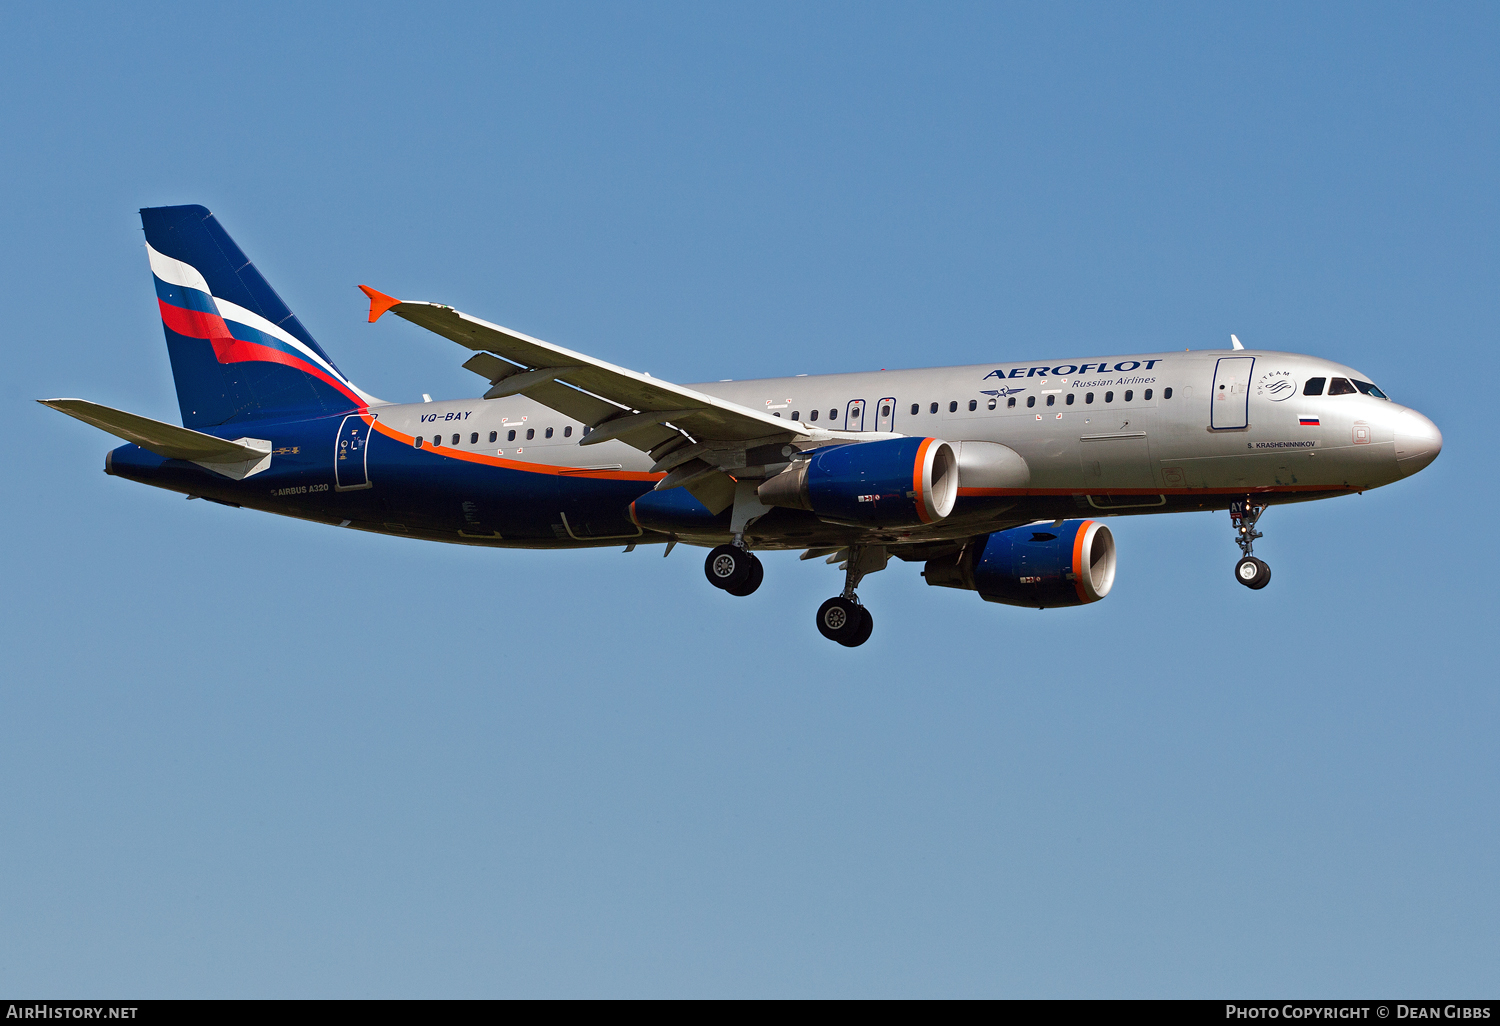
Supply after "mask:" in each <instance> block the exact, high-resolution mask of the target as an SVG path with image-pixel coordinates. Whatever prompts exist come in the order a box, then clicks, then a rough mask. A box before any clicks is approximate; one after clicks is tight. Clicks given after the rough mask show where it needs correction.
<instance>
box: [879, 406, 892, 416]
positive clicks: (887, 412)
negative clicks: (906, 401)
mask: <svg viewBox="0 0 1500 1026" xmlns="http://www.w3.org/2000/svg"><path fill="white" fill-rule="evenodd" d="M880 415H881V416H882V417H889V416H890V415H891V408H890V407H889V406H882V407H881V408H880Z"/></svg>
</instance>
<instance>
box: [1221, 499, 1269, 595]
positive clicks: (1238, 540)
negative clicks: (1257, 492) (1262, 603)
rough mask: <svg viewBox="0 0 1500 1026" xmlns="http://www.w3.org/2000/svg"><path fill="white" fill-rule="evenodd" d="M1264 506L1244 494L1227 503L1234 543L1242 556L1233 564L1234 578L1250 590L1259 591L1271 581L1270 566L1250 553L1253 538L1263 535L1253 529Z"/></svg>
mask: <svg viewBox="0 0 1500 1026" xmlns="http://www.w3.org/2000/svg"><path fill="white" fill-rule="evenodd" d="M1265 511H1266V507H1265V506H1264V505H1262V504H1261V503H1258V502H1256V501H1255V500H1254V499H1252V498H1250V497H1249V496H1246V497H1245V498H1244V499H1243V500H1241V501H1238V502H1231V503H1230V504H1229V522H1230V523H1231V524H1233V525H1234V543H1235V544H1236V545H1238V546H1239V547H1240V552H1241V553H1242V555H1243V558H1241V559H1240V561H1239V562H1238V563H1236V564H1235V565H1234V579H1235V580H1236V581H1239V582H1240V583H1241V584H1243V585H1244V586H1245V587H1247V588H1249V589H1250V590H1252V591H1259V590H1260V589H1262V588H1264V587H1265V586H1266V585H1268V584H1270V583H1271V568H1270V567H1269V566H1267V565H1266V563H1265V561H1264V560H1260V559H1256V558H1255V556H1253V555H1251V551H1252V550H1253V549H1254V547H1255V539H1257V538H1262V537H1264V535H1263V534H1261V532H1259V531H1257V530H1256V529H1255V524H1256V522H1257V521H1259V520H1260V515H1261V514H1262V513H1264V512H1265Z"/></svg>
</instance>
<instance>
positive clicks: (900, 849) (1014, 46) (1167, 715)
mask: <svg viewBox="0 0 1500 1026" xmlns="http://www.w3.org/2000/svg"><path fill="white" fill-rule="evenodd" d="M0 25H3V28H4V31H3V32H0V89H3V96H4V100H3V101H0V132H3V138H4V140H5V145H4V151H3V152H4V159H3V161H0V183H3V186H4V189H5V195H6V196H7V197H8V198H9V202H8V203H7V204H6V213H5V219H4V224H5V233H6V243H7V244H6V245H5V246H4V247H0V272H3V273H0V281H3V282H5V283H7V291H8V292H9V299H10V302H9V303H8V313H9V319H8V327H7V329H6V336H7V338H8V339H9V343H8V345H7V346H6V352H7V354H8V356H9V361H10V364H9V365H10V367H11V370H10V371H9V372H8V373H7V374H6V375H4V376H3V378H0V402H3V406H4V409H5V410H6V413H7V419H8V423H9V425H10V429H9V430H10V432H11V441H12V444H10V445H8V446H5V447H3V449H0V473H3V475H4V480H5V481H6V482H7V483H8V484H7V489H6V495H7V496H8V498H9V501H8V502H6V503H4V504H3V505H0V524H3V529H4V538H5V542H4V544H3V545H0V581H3V582H4V586H3V588H0V646H3V651H4V653H5V660H4V664H5V670H4V673H3V685H0V722H3V734H4V737H5V744H4V745H3V747H0V781H3V787H0V836H3V842H0V923H3V924H4V928H3V929H0V990H3V991H6V992H9V993H12V994H18V993H32V994H37V993H47V994H65V995H79V996H88V995H95V996H99V995H111V996H114V995H139V996H144V997H149V996H199V995H222V996H240V995H243V996H358V997H365V996H418V997H420V996H443V995H452V996H556V995H589V996H609V995H623V996H729V995H736V996H781V995H785V996H840V995H877V996H935V995H954V996H1204V997H1212V996H1224V995H1235V996H1258V995H1267V996H1281V995H1285V996H1304V995H1318V996H1330V995H1333V996H1343V995H1348V996H1372V995H1385V996H1393V997H1394V996H1408V995H1410V996H1420V995H1439V994H1440V995H1452V996H1493V994H1494V992H1495V990H1496V987H1497V984H1500V968H1497V966H1500V962H1497V960H1496V959H1495V957H1494V953H1495V951H1496V948H1497V944H1500V927H1497V925H1496V924H1497V923H1500V883H1497V881H1500V824H1497V820H1496V816H1495V809H1496V807H1497V798H1500V795H1497V782H1500V781H1497V777H1500V765H1497V762H1500V758H1497V756H1500V752H1497V741H1496V738H1497V732H1496V726H1497V717H1500V699H1497V695H1496V680H1497V674H1496V671H1495V655H1494V653H1495V630H1496V614H1497V600H1496V597H1495V581H1496V579H1497V571H1500V566H1497V558H1496V547H1495V544H1494V541H1493V534H1494V529H1493V524H1492V514H1493V512H1494V510H1495V508H1496V505H1497V499H1500V496H1497V489H1496V486H1495V476H1494V466H1495V460H1494V455H1493V451H1492V449H1491V446H1492V444H1493V432H1492V431H1491V430H1490V428H1489V427H1488V426H1487V425H1488V423H1489V421H1488V415H1487V414H1485V413H1484V410H1485V409H1487V408H1488V406H1489V405H1490V399H1489V393H1490V392H1491V391H1492V390H1493V382H1494V381H1495V378H1496V370H1497V367H1496V363H1497V360H1496V356H1495V341H1496V340H1495V326H1496V324H1497V323H1500V309H1497V291H1496V282H1497V277H1496V271H1497V253H1496V247H1497V241H1496V240H1497V239H1500V231H1497V229H1500V224H1497V221H1500V218H1497V192H1496V189H1495V167H1496V164H1497V156H1500V152H1497V149H1500V148H1497V114H1496V110H1497V105H1496V103H1495V97H1496V93H1497V85H1500V82H1497V77H1500V75H1497V64H1496V62H1495V60H1494V54H1495V52H1496V47H1497V45H1500V38H1497V37H1500V14H1497V11H1496V8H1495V7H1494V6H1493V5H1484V4H1444V5H1415V4H1414V5H1404V6H1397V5H1381V4H1321V5H1316V7H1315V8H1313V9H1309V7H1308V5H1301V4H1261V5H1253V6H1246V5H1238V4H1236V5H1230V4H1192V5H1188V4H1183V5H1152V4H1138V5H1106V4H1071V5H1041V4H1037V5H1020V6H1018V5H993V4H992V5H979V6H974V5H958V4H948V5H941V6H939V5H923V6H916V5H876V4H868V3H864V4H848V5H833V4H821V5H808V4H795V5H776V4H767V3H756V4H751V5H737V6H736V5H728V4H714V5H693V6H673V5H647V4H632V5H614V6H609V5H599V4H586V5H570V6H564V5H534V6H504V5H498V4H483V5H472V6H466V5H450V4H428V5H422V6H419V7H407V8H403V7H399V6H388V5H385V6H383V5H371V4H360V5H348V6H341V5H337V4H328V5H290V4H285V5H275V4H262V5H257V6H256V7H255V8H254V9H253V10H252V9H250V8H246V7H243V6H241V7H209V8H205V7H204V6H202V5H182V6H171V5H156V6H149V7H119V6H114V5H97V6H91V5H67V6H65V5H31V6H29V7H19V6H15V5H12V6H11V7H10V8H8V9H7V10H6V11H5V12H4V13H3V14H0ZM170 203H203V204H205V205H207V206H208V207H210V208H211V209H213V210H214V211H215V212H216V213H217V214H218V215H219V217H220V219H221V221H222V222H223V223H224V225H225V226H226V228H227V229H228V230H229V231H230V232H231V234H233V235H234V237H235V238H236V240H237V241H238V242H239V243H240V244H241V246H243V248H244V249H245V250H246V251H247V253H249V255H250V256H251V258H252V259H253V260H255V261H256V263H257V265H258V266H259V267H260V268H261V270H262V271H263V272H264V273H265V274H266V276H267V277H268V278H269V279H270V280H271V282H272V283H273V284H274V285H275V286H276V288H277V289H278V290H279V291H280V293H281V294H282V296H283V298H285V299H286V300H287V302H288V303H289V304H290V305H291V307H292V308H293V310H295V311H296V312H297V314H298V315H299V316H300V317H301V319H302V321H303V322H304V323H305V324H306V325H307V327H308V328H309V330H311V331H312V333H313V334H314V335H315V336H316V337H317V338H318V340H319V341H320V342H321V343H322V345H323V346H324V347H325V348H326V349H328V350H329V351H330V353H331V354H332V355H333V357H334V359H335V360H336V361H338V363H339V364H340V366H341V367H342V368H343V369H344V370H345V371H346V372H347V373H348V374H350V376H351V377H353V379H354V380H355V381H357V382H358V383H359V384H360V385H361V386H362V387H364V388H366V389H368V390H369V391H371V392H373V393H375V394H376V395H380V396H382V397H385V398H388V399H393V400H415V399H417V398H418V397H419V396H420V394H421V393H422V392H428V393H432V394H433V395H435V396H465V395H473V394H475V393H476V388H477V385H478V379H476V378H474V377H473V376H472V375H470V374H468V373H467V372H465V371H463V370H461V369H460V367H459V364H460V363H461V362H462V356H463V355H464V354H463V353H462V352H461V351H458V350H456V348H455V347H453V346H452V345H451V344H449V343H447V342H445V341H443V340H442V339H440V338H438V337H436V336H432V335H428V334H426V333H424V332H422V331H420V330H419V329H417V328H415V327H412V326H410V325H405V324H401V323H395V324H392V323H387V322H388V321H389V320H390V319H387V321H382V322H381V324H379V325H377V326H374V327H371V326H368V325H366V324H364V323H363V320H364V301H363V297H361V296H360V294H359V293H358V292H357V291H356V290H355V288H354V286H355V285H356V284H357V283H360V282H365V283H368V284H371V285H374V286H375V287H377V288H380V289H383V290H385V291H387V292H391V293H393V294H395V295H399V296H403V297H406V298H421V299H429V300H436V301H442V302H446V303H450V304H453V305H455V306H457V307H459V308H460V309H464V310H466V311H470V312H472V313H474V314H476V315H478V316H482V317H486V318H488V319H490V320H494V321H498V322H500V323H503V324H507V325H510V326H513V327H515V328H518V329H520V330H522V331H526V332H528V333H530V334H533V335H536V336H539V337H541V338H545V339H548V340H550V341H554V342H557V343H560V344H563V345H567V346H570V347H574V348H577V349H581V350H583V351H586V352H590V353H594V354H597V355H599V356H601V357H603V358H605V359H609V360H611V361H613V362H616V363H619V364H622V365H625V366H629V367H634V368H638V369H641V370H646V371H649V372H651V373H652V374H655V375H657V376H659V377H663V378H668V379H672V380H677V381H684V382H687V381H698V380H712V379H718V378H726V377H735V378H743V377H755V376H770V375H782V374H794V373H819V372H830V371H838V370H858V369H871V368H879V367H908V366H930V365H937V364H945V363H978V362H985V361H988V360H991V359H994V360H1002V359H1003V360H1012V359H1015V360H1025V359H1038V360H1040V359H1046V358H1049V357H1054V356H1056V357H1063V356H1069V355H1077V354H1079V353H1084V352H1087V353H1088V354H1096V353H1107V352H1129V351H1141V350H1166V349H1174V348H1178V347H1181V348H1193V349H1199V348H1214V347H1221V346H1227V344H1228V335H1229V333H1230V332H1235V333H1237V334H1238V335H1239V337H1240V338H1241V339H1242V340H1244V342H1245V343H1246V344H1247V345H1249V346H1252V347H1257V348H1267V349H1286V350H1294V351H1300V352H1312V353H1317V354H1320V355H1323V356H1326V357H1329V358H1331V359H1334V360H1338V361H1340V362H1344V363H1348V364H1350V365H1352V366H1354V367H1357V368H1359V369H1360V370H1361V371H1363V372H1364V373H1366V374H1367V375H1369V376H1370V377H1371V379H1372V380H1374V381H1376V382H1378V383H1380V384H1381V385H1382V387H1384V388H1386V389H1387V390H1388V391H1389V392H1390V393H1391V394H1392V395H1393V396H1394V397H1395V398H1396V399H1398V400H1399V401H1401V402H1404V403H1406V404H1408V405H1411V406H1414V407H1416V408H1418V409H1420V410H1422V411H1424V412H1425V413H1427V414H1428V415H1429V416H1431V417H1432V418H1433V419H1434V420H1435V421H1436V422H1437V424H1438V425H1439V426H1440V427H1441V428H1442V430H1443V432H1444V436H1445V449H1444V452H1443V455H1442V457H1441V458H1440V459H1439V460H1438V461H1437V462H1436V463H1435V464H1434V465H1433V466H1432V467H1431V468H1429V469H1428V470H1426V471H1424V472H1423V473H1421V474H1420V475H1418V476H1417V477H1415V478H1413V479H1411V480H1408V481H1405V482H1402V483H1400V484H1397V485H1393V486H1391V487H1389V488H1386V489H1381V490H1379V491H1376V492H1371V493H1368V494H1365V495H1363V496H1359V497H1349V498H1344V499H1338V500H1333V501H1328V502H1322V503H1313V504H1304V505H1299V506H1293V507H1287V508H1279V509H1273V510H1272V511H1271V512H1270V513H1268V514H1267V515H1266V517H1265V519H1264V520H1263V521H1262V527H1263V529H1264V530H1265V531H1266V532H1267V538H1266V540H1265V541H1264V542H1262V543H1261V544H1260V545H1259V546H1257V550H1256V551H1257V554H1258V555H1261V556H1262V557H1263V558H1265V559H1266V560H1267V561H1268V562H1270V563H1271V565H1272V566H1273V567H1274V569H1275V578H1274V580H1273V581H1272V583H1271V585H1270V587H1269V588H1267V589H1266V590H1265V591H1261V592H1255V593H1252V592H1249V591H1247V590H1245V589H1243V588H1241V587H1239V586H1238V585H1236V584H1235V583H1234V582H1233V581H1232V579H1231V576H1230V569H1231V567H1232V565H1233V562H1234V559H1235V557H1236V555H1237V553H1236V550H1235V548H1234V545H1233V542H1232V538H1231V535H1230V533H1229V529H1228V523H1227V517H1225V516H1224V515H1223V514H1214V515H1208V514H1194V515H1179V516H1173V517H1158V518H1132V519H1125V518H1121V519H1117V520H1115V521H1113V522H1112V525H1111V526H1112V529H1113V530H1114V531H1115V535H1116V539H1117V541H1118V543H1119V546H1120V553H1121V554H1120V575H1119V578H1118V581H1117V584H1116V586H1115V589H1114V591H1113V592H1112V593H1111V595H1110V596H1109V599H1108V600H1107V601H1105V602H1102V603H1099V604H1097V605H1094V606H1091V607H1088V608H1084V609H1076V610H1049V611H1045V612H1037V611H1034V610H1021V609H1012V608H1008V607H997V606H991V605H989V604H986V603H984V602H982V601H980V600H979V599H978V597H977V596H975V595H972V594H964V593H960V592H956V591H951V590H947V589H934V588H928V587H926V586H925V585H924V584H923V583H922V581H921V579H920V578H919V577H918V576H917V574H916V568H915V567H912V566H906V565H900V566H898V565H893V566H892V567H891V569H889V570H888V571H886V572H884V573H881V574H877V575H875V576H873V577H871V578H869V579H868V581H867V582H866V584H865V585H864V587H863V588H862V594H863V595H864V597H865V599H866V601H867V602H868V603H869V604H870V605H871V607H872V609H873V610H874V615H875V624H876V627H875V634H874V637H873V639H872V640H871V641H870V643H869V644H867V645H866V646H864V647H863V648H861V649H858V650H845V649H841V648H837V647H836V646H833V645H831V644H829V643H827V642H825V641H824V640H823V639H822V638H820V637H819V636H818V635H817V634H816V632H815V631H814V629H813V625H812V613H813V611H814V609H815V608H816V607H817V604H818V603H819V602H820V601H821V600H822V599H823V598H825V597H827V596H828V595H831V594H833V593H834V592H835V591H836V590H837V588H838V586H839V584H840V581H839V579H838V575H837V574H836V573H835V572H834V571H833V570H832V568H827V567H824V566H823V565H822V564H821V563H820V562H819V563H799V562H798V561H797V559H796V557H795V556H794V555H782V556H776V555H771V556H770V557H768V558H767V560H766V570H767V573H766V582H765V585H764V586H763V587H762V588H761V589H760V591H758V592H757V593H756V594H755V595H754V596H753V597H751V598H749V599H746V600H733V599H730V598H728V597H726V596H724V595H722V594H720V593H717V592H713V591H712V590H711V589H710V588H709V587H708V586H707V584H706V583H705V582H704V580H703V578H702V571H701V569H700V566H701V559H700V558H699V554H698V553H696V552H695V551H694V550H691V549H685V548H679V549H677V550H676V551H675V552H674V553H673V554H672V555H671V557H670V558H668V559H665V560H664V559H662V558H661V554H660V549H659V548H658V549H654V550H652V549H641V550H637V551H636V552H634V553H631V554H629V555H625V554H622V553H620V552H619V551H617V550H606V551H589V552H575V553H551V554H548V553H528V552H504V551H495V552H484V551H471V550H467V549H457V548H445V547H439V546H435V545H425V544H422V543H416V542H412V541H403V540H397V539H387V538H379V537H370V536H364V535H358V534H353V533H349V532H338V531H334V530H330V529H327V528H323V527H318V526H315V525H309V524H303V523H298V522H294V521H290V520H280V519H276V518H272V517H269V516H264V515H260V514H256V513H251V512H247V511H242V510H232V509H226V508H223V507H218V506H211V505H209V504H207V503H202V502H197V503H188V502H184V501H183V500H182V499H181V497H180V496H176V495H173V494H169V493H165V492H158V491H154V490H151V489H147V488H143V487H141V486H138V485H133V484H130V483H128V482H125V481H122V480H117V479H113V478H108V477H106V476H105V475H104V474H102V473H101V472H100V471H101V469H102V462H103V456H104V453H105V451H106V450H107V449H108V448H110V445H111V443H110V441H109V440H108V439H107V438H106V437H105V436H103V435H101V434H100V433H98V432H96V431H93V430H92V429H90V428H87V427H85V426H84V425H82V424H78V423H76V422H73V421H70V420H67V419H66V418H63V417H61V416H59V415H57V414H55V413H53V412H51V411H48V410H46V409H43V408H42V407H39V406H37V405H35V404H34V403H33V402H32V400H34V399H36V398H40V397H44V396H57V395H74V396H83V397H86V398H90V399H93V400H96V401H99V402H103V403H106V404H109V405H113V406H118V407H123V408H127V409H130V410H133V411H136V412H139V413H143V414H146V415H148V416H155V417H159V418H163V419H168V420H174V421H175V420H176V419H177V408H176V401H175V396H174V393H173V390H172V384H171V376H170V370H169V367H168V363H167V355H166V348H165V346H164V344H163V342H162V337H161V329H160V323H159V320H158V319H157V317H156V314H155V309H154V297H153V293H152V290H151V287H150V277H149V271H148V269H147V266H146V260H145V255H144V252H143V247H142V241H141V236H140V230H139V221H138V219H137V215H136V210H137V209H138V208H139V207H142V206H151V205H159V204H170Z"/></svg>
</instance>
